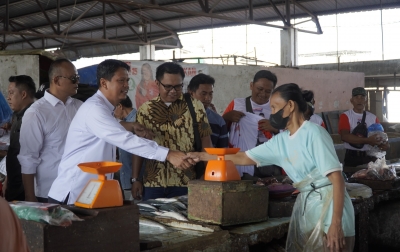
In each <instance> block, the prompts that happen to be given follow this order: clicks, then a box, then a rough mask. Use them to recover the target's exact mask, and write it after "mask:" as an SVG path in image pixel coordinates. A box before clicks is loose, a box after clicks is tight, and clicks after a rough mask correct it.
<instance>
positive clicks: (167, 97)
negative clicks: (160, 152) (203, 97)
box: [132, 62, 212, 200]
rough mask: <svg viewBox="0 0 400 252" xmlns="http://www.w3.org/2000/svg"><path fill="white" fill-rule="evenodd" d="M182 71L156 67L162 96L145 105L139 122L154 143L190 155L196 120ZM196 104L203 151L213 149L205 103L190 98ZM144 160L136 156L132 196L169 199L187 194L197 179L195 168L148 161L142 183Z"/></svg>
mask: <svg viewBox="0 0 400 252" xmlns="http://www.w3.org/2000/svg"><path fill="white" fill-rule="evenodd" d="M184 78H185V73H184V71H183V68H182V67H181V66H180V65H178V64H176V63H172V62H167V63H164V64H162V65H160V66H158V67H157V71H156V84H157V86H158V89H159V96H158V97H156V98H154V99H152V100H150V101H148V102H146V103H144V104H143V105H142V106H141V107H140V108H139V109H138V111H137V114H136V121H137V122H138V123H140V124H142V125H143V126H145V127H146V128H149V129H151V130H152V131H153V132H154V134H155V138H154V140H155V141H156V142H157V143H158V144H159V145H162V146H164V147H167V148H170V149H171V150H178V151H182V152H190V151H192V150H194V144H195V140H194V139H195V137H194V129H193V120H192V117H191V114H190V111H189V108H188V104H187V103H186V100H185V98H184V97H183V95H182V89H183V79H184ZM189 99H190V100H191V102H192V104H193V108H194V112H195V114H196V121H197V123H198V125H199V127H198V128H199V135H200V138H201V143H202V147H203V148H207V147H212V143H211V138H210V135H211V128H210V125H209V124H208V120H207V114H206V111H205V109H204V106H203V104H202V103H201V102H200V101H198V100H196V99H192V98H189ZM142 161H143V160H142V158H141V157H139V156H134V158H133V166H132V176H133V177H132V183H133V184H132V195H133V197H134V198H136V199H138V198H140V197H141V195H142V188H143V185H144V191H143V200H148V199H155V198H164V197H166V198H170V197H175V196H180V195H185V194H187V187H186V186H187V183H188V181H189V180H191V179H195V178H196V173H195V169H194V167H193V166H191V167H189V168H188V169H184V170H183V169H178V168H176V167H174V166H173V165H172V164H171V163H167V162H160V161H157V160H147V161H146V166H145V167H146V168H145V171H144V175H143V181H141V178H139V171H140V168H141V166H142Z"/></svg>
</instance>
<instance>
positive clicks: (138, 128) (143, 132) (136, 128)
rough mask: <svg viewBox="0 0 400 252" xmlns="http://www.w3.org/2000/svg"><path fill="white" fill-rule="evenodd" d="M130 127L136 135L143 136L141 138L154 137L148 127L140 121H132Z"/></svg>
mask: <svg viewBox="0 0 400 252" xmlns="http://www.w3.org/2000/svg"><path fill="white" fill-rule="evenodd" d="M132 128H133V132H134V133H135V134H136V135H137V136H138V137H143V138H146V139H150V140H152V139H154V133H153V132H152V131H151V130H150V129H148V128H146V127H144V126H143V125H141V124H140V123H138V122H133V123H132Z"/></svg>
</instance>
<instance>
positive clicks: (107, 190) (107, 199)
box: [75, 179, 123, 208]
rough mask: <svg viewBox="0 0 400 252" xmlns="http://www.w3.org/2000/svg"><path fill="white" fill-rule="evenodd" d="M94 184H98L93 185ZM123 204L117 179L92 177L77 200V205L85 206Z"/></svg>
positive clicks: (97, 206)
mask: <svg viewBox="0 0 400 252" xmlns="http://www.w3.org/2000/svg"><path fill="white" fill-rule="evenodd" d="M98 183H100V185H98ZM94 184H96V185H97V186H93V185H94ZM87 190H90V192H87ZM85 192H86V194H85ZM122 205H123V198H122V192H121V187H120V185H119V182H118V181H117V180H98V179H91V180H90V181H89V183H87V185H86V187H85V189H83V191H82V193H81V195H79V197H78V200H77V201H76V202H75V206H78V207H83V208H105V207H116V206H122Z"/></svg>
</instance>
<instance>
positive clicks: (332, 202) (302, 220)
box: [189, 83, 355, 252]
mask: <svg viewBox="0 0 400 252" xmlns="http://www.w3.org/2000/svg"><path fill="white" fill-rule="evenodd" d="M270 102H271V110H272V114H271V116H270V118H269V120H270V122H271V125H272V126H273V127H274V128H276V129H286V131H284V132H282V133H280V134H278V135H276V136H274V137H273V138H272V139H271V140H270V141H268V142H266V143H264V144H262V145H259V146H257V147H255V148H253V149H250V150H248V151H246V152H238V153H237V154H235V155H226V157H225V158H226V159H227V160H232V161H233V162H234V163H235V164H237V165H258V166H263V165H278V166H281V167H283V168H284V170H285V172H286V173H287V175H288V176H289V177H290V179H292V180H293V181H294V184H293V186H294V187H296V188H297V189H298V190H299V191H300V192H301V193H300V194H299V196H298V197H297V200H296V203H295V206H294V208H293V213H292V217H291V221H290V226H289V232H288V238H287V242H286V251H296V252H297V251H353V247H354V236H355V229H354V210H353V205H352V203H351V200H350V197H349V195H348V194H347V192H346V190H345V185H344V180H343V177H342V174H341V170H342V168H341V164H340V163H339V160H338V157H337V155H336V152H335V149H334V146H333V142H332V139H331V137H330V136H329V134H328V133H327V131H326V130H325V129H324V128H322V127H319V126H318V125H316V124H314V123H311V122H309V121H306V120H305V118H304V112H305V111H306V109H307V104H306V102H305V100H304V98H303V96H302V91H301V89H300V88H299V86H298V85H297V84H294V83H290V84H284V85H282V86H279V87H278V88H276V89H275V90H274V91H273V93H272V95H271V99H270ZM189 156H191V157H193V158H198V159H199V160H202V161H208V160H215V159H216V156H214V155H210V154H207V153H205V152H202V153H190V154H189Z"/></svg>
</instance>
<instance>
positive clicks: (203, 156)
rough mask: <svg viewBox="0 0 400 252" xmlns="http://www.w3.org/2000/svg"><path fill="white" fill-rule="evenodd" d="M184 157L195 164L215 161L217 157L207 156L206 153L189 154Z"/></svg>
mask: <svg viewBox="0 0 400 252" xmlns="http://www.w3.org/2000/svg"><path fill="white" fill-rule="evenodd" d="M186 155H187V157H188V158H191V159H192V160H193V161H195V162H200V161H210V160H217V156H215V155H211V154H208V153H206V152H189V153H187V154H186Z"/></svg>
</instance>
